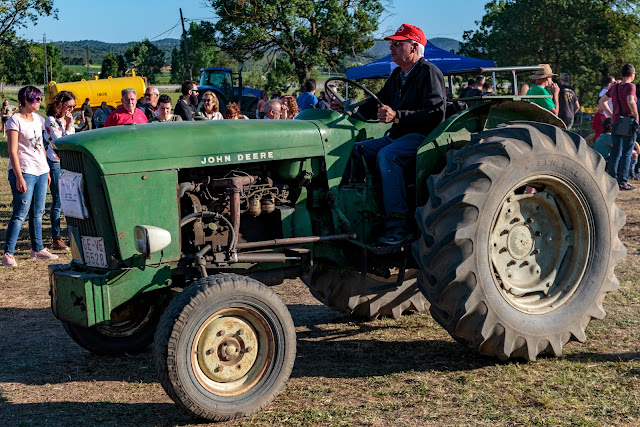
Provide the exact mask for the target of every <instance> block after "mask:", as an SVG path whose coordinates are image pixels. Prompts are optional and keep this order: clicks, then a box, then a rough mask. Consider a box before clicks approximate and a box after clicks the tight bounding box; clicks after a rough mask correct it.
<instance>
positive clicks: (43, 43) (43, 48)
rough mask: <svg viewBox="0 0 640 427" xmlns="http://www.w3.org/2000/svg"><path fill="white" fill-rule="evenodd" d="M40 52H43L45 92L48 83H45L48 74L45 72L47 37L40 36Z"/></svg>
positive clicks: (44, 35)
mask: <svg viewBox="0 0 640 427" xmlns="http://www.w3.org/2000/svg"><path fill="white" fill-rule="evenodd" d="M42 50H43V52H44V90H45V91H46V90H47V85H48V84H49V82H48V81H47V76H48V75H49V72H48V71H47V35H46V34H43V35H42Z"/></svg>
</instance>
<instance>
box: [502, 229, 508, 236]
mask: <svg viewBox="0 0 640 427" xmlns="http://www.w3.org/2000/svg"><path fill="white" fill-rule="evenodd" d="M505 234H509V230H502V233H500V235H501V236H504V235H505Z"/></svg>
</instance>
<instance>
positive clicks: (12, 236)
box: [2, 86, 58, 267]
mask: <svg viewBox="0 0 640 427" xmlns="http://www.w3.org/2000/svg"><path fill="white" fill-rule="evenodd" d="M41 102H42V92H40V89H38V88H37V87H34V86H25V87H23V88H22V89H20V91H19V92H18V103H19V104H20V106H19V112H18V113H17V114H14V115H13V116H11V118H10V119H9V121H8V122H7V144H8V147H9V184H10V185H11V193H12V194H13V203H12V205H13V214H12V215H11V219H10V220H9V224H8V226H7V240H6V243H5V246H4V255H3V257H2V265H3V266H5V267H17V265H18V264H17V263H16V260H15V258H14V256H13V254H14V251H15V249H16V243H17V241H18V235H19V234H20V229H21V228H22V223H23V222H24V220H25V219H26V218H27V215H29V237H30V239H31V259H56V258H58V256H57V255H54V254H52V253H49V251H48V250H47V249H46V248H45V247H44V245H43V244H42V215H43V214H44V208H45V198H46V196H47V186H48V185H49V184H50V182H51V178H50V176H49V165H48V164H47V155H46V154H45V149H44V143H43V137H42V132H43V130H44V119H43V118H42V116H40V115H39V114H38V113H37V111H38V110H39V109H40V103H41ZM32 204H33V209H30V208H32V206H31V205H32Z"/></svg>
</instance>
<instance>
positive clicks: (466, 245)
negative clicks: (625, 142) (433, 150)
mask: <svg viewBox="0 0 640 427" xmlns="http://www.w3.org/2000/svg"><path fill="white" fill-rule="evenodd" d="M604 166H605V162H604V159H603V158H602V157H601V156H600V155H599V154H598V153H596V152H595V151H593V150H591V149H589V148H588V147H587V145H586V143H585V141H584V139H582V138H581V137H579V136H578V135H576V134H573V133H570V132H567V131H564V130H562V129H559V128H557V127H554V126H550V125H546V124H541V123H527V122H517V123H514V124H512V125H510V126H506V127H500V128H496V129H492V130H487V131H485V132H483V133H481V134H479V135H476V136H474V138H473V139H472V141H471V143H470V144H469V145H467V146H466V147H464V148H463V149H461V150H459V151H456V152H454V151H451V152H449V153H448V155H447V165H446V167H445V170H444V171H443V172H442V173H440V174H439V175H435V176H432V177H430V178H429V179H428V181H427V185H428V188H429V201H428V202H427V204H426V205H425V206H423V207H421V208H419V209H418V210H417V212H416V219H417V222H418V226H419V227H420V229H421V239H420V240H419V241H417V242H416V243H415V244H414V247H413V253H414V258H415V259H416V261H417V262H418V264H419V265H420V267H421V274H420V276H419V279H418V283H419V286H420V289H421V290H422V291H423V293H424V294H425V295H426V297H427V299H428V300H429V302H430V303H431V314H432V316H433V317H434V319H435V320H436V321H438V322H439V323H440V324H441V325H442V326H443V327H444V328H445V329H446V330H447V331H448V332H449V333H450V334H451V335H452V336H453V337H454V338H455V339H456V340H457V341H459V342H461V343H464V344H466V345H468V346H469V347H471V348H473V349H475V350H476V351H478V352H480V353H482V354H485V355H489V356H496V357H498V358H500V359H503V360H504V359H507V358H510V357H513V358H522V359H526V360H535V359H536V357H537V356H538V355H539V354H553V355H556V356H560V355H561V354H562V348H563V346H564V345H565V344H566V343H567V342H568V341H570V340H572V339H575V340H578V341H581V342H582V341H584V340H585V339H586V337H585V327H586V325H587V324H588V323H589V321H590V320H591V318H598V319H601V318H603V317H604V316H605V312H604V310H603V307H602V301H603V299H604V297H605V294H606V293H607V292H611V291H614V290H615V289H616V288H617V287H618V281H617V280H616V278H615V276H614V271H613V270H614V266H615V264H616V263H617V262H618V261H620V260H621V259H622V258H623V257H624V256H625V248H624V246H623V245H622V243H621V241H620V239H619V238H618V232H619V231H620V229H621V228H622V227H623V225H624V223H625V216H624V213H623V212H622V211H621V210H620V209H619V208H618V207H617V206H616V205H615V199H616V195H617V193H618V186H617V183H616V182H615V181H614V180H613V179H612V178H611V177H610V176H609V175H607V174H606V173H605V171H604Z"/></svg>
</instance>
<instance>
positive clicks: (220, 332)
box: [216, 331, 224, 337]
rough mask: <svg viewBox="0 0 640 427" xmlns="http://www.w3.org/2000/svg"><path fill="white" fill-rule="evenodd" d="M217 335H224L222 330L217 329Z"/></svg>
mask: <svg viewBox="0 0 640 427" xmlns="http://www.w3.org/2000/svg"><path fill="white" fill-rule="evenodd" d="M216 335H217V336H219V337H221V336H223V335H224V331H218V333H217V334H216Z"/></svg>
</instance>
